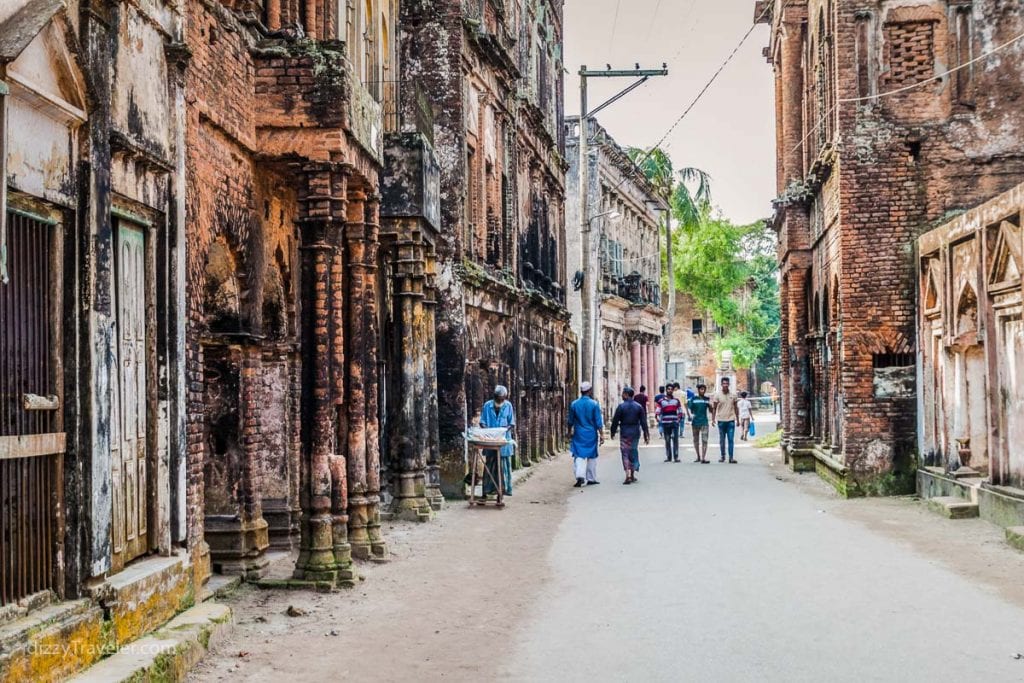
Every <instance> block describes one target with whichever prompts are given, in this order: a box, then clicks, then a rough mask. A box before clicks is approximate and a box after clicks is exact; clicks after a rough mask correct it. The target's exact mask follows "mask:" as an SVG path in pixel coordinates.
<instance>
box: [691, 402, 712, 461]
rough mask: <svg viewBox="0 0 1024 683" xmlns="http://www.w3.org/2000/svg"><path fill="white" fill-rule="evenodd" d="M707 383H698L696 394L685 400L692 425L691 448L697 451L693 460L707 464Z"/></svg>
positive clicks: (708, 407) (708, 406)
mask: <svg viewBox="0 0 1024 683" xmlns="http://www.w3.org/2000/svg"><path fill="white" fill-rule="evenodd" d="M707 391H708V388H707V385H704V384H698V385H697V394H696V395H695V396H694V397H693V398H690V399H689V400H687V401H686V407H687V409H688V410H689V411H690V423H691V426H692V427H693V450H695V451H697V459H696V460H694V462H701V463H704V464H707V463H708V462H710V461H709V460H708V411H709V410H710V409H711V399H710V398H709V397H708V396H707Z"/></svg>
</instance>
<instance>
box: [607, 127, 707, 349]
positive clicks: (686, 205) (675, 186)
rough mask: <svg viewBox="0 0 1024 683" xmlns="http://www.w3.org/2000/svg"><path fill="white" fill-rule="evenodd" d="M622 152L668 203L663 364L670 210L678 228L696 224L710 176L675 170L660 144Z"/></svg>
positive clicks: (671, 276) (666, 340) (671, 272)
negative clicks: (650, 147)
mask: <svg viewBox="0 0 1024 683" xmlns="http://www.w3.org/2000/svg"><path fill="white" fill-rule="evenodd" d="M626 153H627V154H628V155H629V158H630V159H632V160H633V163H635V164H636V165H637V166H638V167H639V168H640V171H641V172H642V173H643V174H644V175H645V176H647V180H648V181H650V183H651V184H652V185H653V186H654V190H655V192H657V193H658V195H660V196H661V198H662V199H664V200H665V202H666V203H667V204H668V206H669V211H668V212H667V213H666V215H665V270H666V271H667V273H668V278H667V290H668V305H667V306H666V307H665V313H666V317H667V319H668V321H667V322H666V324H665V334H664V336H663V338H662V347H663V349H664V352H665V363H666V366H667V364H668V361H669V358H670V357H671V356H670V354H671V349H670V345H671V342H672V319H673V318H674V317H675V315H676V274H675V267H674V263H673V261H672V251H673V249H672V212H675V215H676V220H677V221H678V223H679V225H680V227H682V229H683V230H685V231H687V232H689V231H691V230H692V229H693V228H695V227H696V226H698V225H700V223H701V221H702V220H704V217H705V216H706V215H707V214H708V211H709V209H710V208H711V176H709V175H708V174H707V173H706V172H704V171H702V170H701V169H699V168H695V167H693V166H686V167H684V168H682V169H680V170H678V171H676V170H675V169H674V168H673V165H672V159H671V157H669V155H668V154H666V153H665V150H663V149H661V148H660V147H654V148H652V149H648V150H642V149H638V148H636V147H631V148H629V149H628V150H627V151H626ZM691 188H693V189H691Z"/></svg>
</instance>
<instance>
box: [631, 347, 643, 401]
mask: <svg viewBox="0 0 1024 683" xmlns="http://www.w3.org/2000/svg"><path fill="white" fill-rule="evenodd" d="M640 376H641V366H640V340H639V339H634V340H633V341H632V342H630V345H629V377H630V381H631V382H632V383H633V389H634V390H635V389H639V388H640V381H641V380H640Z"/></svg>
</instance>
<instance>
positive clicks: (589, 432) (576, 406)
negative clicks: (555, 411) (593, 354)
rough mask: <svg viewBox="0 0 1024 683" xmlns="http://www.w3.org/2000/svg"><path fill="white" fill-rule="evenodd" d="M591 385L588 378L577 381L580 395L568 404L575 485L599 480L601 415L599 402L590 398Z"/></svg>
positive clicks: (595, 482)
mask: <svg viewBox="0 0 1024 683" xmlns="http://www.w3.org/2000/svg"><path fill="white" fill-rule="evenodd" d="M591 394H593V386H592V385H591V384H590V382H584V383H583V384H581V385H580V397H579V398H578V399H576V400H575V401H573V402H572V405H570V406H569V420H568V421H569V428H570V429H571V430H572V442H571V443H570V445H569V450H570V451H571V452H572V465H573V472H574V473H575V475H576V484H575V486H576V488H579V487H580V486H583V485H584V484H586V485H587V486H593V485H594V484H600V483H601V482H599V481H598V480H597V456H598V448H599V447H600V445H601V444H603V443H604V433H603V432H602V431H601V430H603V429H604V418H602V417H601V404H599V403H598V402H597V401H595V400H594V397H593V396H592V395H591Z"/></svg>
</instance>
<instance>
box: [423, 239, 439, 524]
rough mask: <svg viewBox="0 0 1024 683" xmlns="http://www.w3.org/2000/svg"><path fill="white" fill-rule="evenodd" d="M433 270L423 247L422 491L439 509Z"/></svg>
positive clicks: (430, 256) (432, 259)
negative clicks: (424, 477)
mask: <svg viewBox="0 0 1024 683" xmlns="http://www.w3.org/2000/svg"><path fill="white" fill-rule="evenodd" d="M436 271H437V257H436V255H435V253H434V249H433V247H431V248H430V249H425V250H424V275H425V277H424V287H423V293H424V297H423V318H424V319H423V331H424V334H425V335H426V339H425V343H424V354H423V369H424V375H423V390H424V392H425V393H424V396H423V400H421V401H420V402H419V406H420V409H421V410H422V411H423V413H424V414H423V416H422V418H421V419H422V425H423V427H422V429H423V431H424V436H425V438H426V444H427V455H426V458H427V461H426V470H425V472H426V490H425V492H424V495H425V496H426V499H427V501H428V502H429V503H430V507H431V509H433V510H434V511H440V509H441V506H442V505H443V504H444V494H443V493H441V467H440V444H439V441H438V431H437V430H438V419H437V410H438V407H437V344H436V333H435V330H436V329H437V284H436V282H435V281H434V276H435V273H436Z"/></svg>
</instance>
